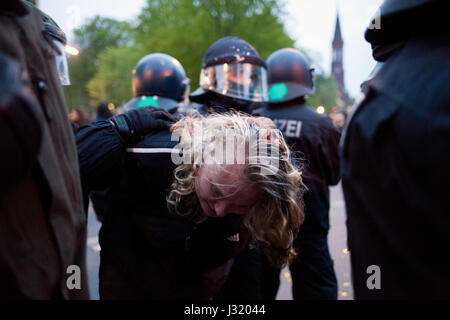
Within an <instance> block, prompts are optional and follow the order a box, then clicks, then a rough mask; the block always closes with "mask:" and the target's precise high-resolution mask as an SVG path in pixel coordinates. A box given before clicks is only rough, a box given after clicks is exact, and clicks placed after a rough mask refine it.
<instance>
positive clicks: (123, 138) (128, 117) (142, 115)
mask: <svg viewBox="0 0 450 320" xmlns="http://www.w3.org/2000/svg"><path fill="white" fill-rule="evenodd" d="M173 121H174V119H173V117H172V116H171V115H170V114H168V113H167V112H164V111H162V110H157V109H155V108H152V107H146V108H139V109H134V110H131V111H128V112H126V113H124V114H121V115H119V116H115V117H113V118H112V119H111V121H100V122H96V123H91V124H88V125H87V126H84V127H82V128H80V129H79V130H78V132H77V134H76V143H77V150H78V160H79V165H80V175H81V184H82V187H83V194H84V195H85V197H86V195H88V194H89V192H90V191H91V190H101V189H104V188H106V187H108V186H110V185H111V184H113V183H114V182H115V181H116V180H117V178H118V177H120V175H121V172H122V167H123V161H124V158H125V153H126V148H127V147H131V146H132V145H134V143H136V142H137V141H139V140H140V139H141V138H142V137H143V136H145V135H147V134H150V133H152V132H157V131H160V130H166V129H168V128H169V127H170V125H171V123H172V122H173Z"/></svg>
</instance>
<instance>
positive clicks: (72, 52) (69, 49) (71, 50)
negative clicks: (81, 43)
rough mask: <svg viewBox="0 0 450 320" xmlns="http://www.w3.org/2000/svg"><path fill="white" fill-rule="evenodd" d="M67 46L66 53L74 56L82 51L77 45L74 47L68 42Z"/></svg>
mask: <svg viewBox="0 0 450 320" xmlns="http://www.w3.org/2000/svg"><path fill="white" fill-rule="evenodd" d="M65 48H66V53H68V54H70V55H72V56H77V55H78V54H79V53H80V50H78V49H77V48H75V47H72V46H71V45H68V44H66V46H65Z"/></svg>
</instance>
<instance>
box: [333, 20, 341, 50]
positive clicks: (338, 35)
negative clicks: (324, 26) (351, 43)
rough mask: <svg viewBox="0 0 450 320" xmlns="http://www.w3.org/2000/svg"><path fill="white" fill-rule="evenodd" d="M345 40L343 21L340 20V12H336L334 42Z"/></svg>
mask: <svg viewBox="0 0 450 320" xmlns="http://www.w3.org/2000/svg"><path fill="white" fill-rule="evenodd" d="M338 42H341V43H342V42H343V40H342V34H341V23H340V22H339V12H337V14H336V28H335V29H334V39H333V43H338Z"/></svg>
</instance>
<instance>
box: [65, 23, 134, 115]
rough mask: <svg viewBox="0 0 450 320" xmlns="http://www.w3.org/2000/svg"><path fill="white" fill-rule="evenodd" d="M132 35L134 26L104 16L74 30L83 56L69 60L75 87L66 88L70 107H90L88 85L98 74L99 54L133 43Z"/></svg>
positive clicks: (77, 44)
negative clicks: (108, 49)
mask: <svg viewBox="0 0 450 320" xmlns="http://www.w3.org/2000/svg"><path fill="white" fill-rule="evenodd" d="M132 32H133V28H132V27H131V25H130V23H128V22H125V21H117V20H115V19H111V18H104V17H100V16H95V17H94V18H91V19H89V20H88V21H87V22H86V23H85V24H84V25H82V26H81V27H79V28H78V29H75V30H74V40H73V43H74V45H75V46H76V47H77V48H78V49H80V53H79V55H77V56H69V58H68V62H69V72H70V80H71V83H72V84H71V85H70V86H67V87H64V93H65V96H66V100H67V103H68V105H69V108H73V107H76V106H78V105H83V106H85V107H87V106H88V105H90V103H89V102H90V101H89V94H88V89H87V84H88V82H89V81H90V80H91V79H92V78H93V77H94V76H95V74H96V72H97V71H98V63H97V62H96V61H97V57H98V55H99V54H100V53H101V52H102V51H104V50H105V49H107V48H111V47H122V46H125V45H130V44H132V43H133V36H132ZM91 106H92V107H93V106H94V105H92V104H91Z"/></svg>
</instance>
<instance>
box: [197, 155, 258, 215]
mask: <svg viewBox="0 0 450 320" xmlns="http://www.w3.org/2000/svg"><path fill="white" fill-rule="evenodd" d="M242 168H243V166H242V165H238V164H232V165H217V164H204V165H203V166H202V167H201V168H200V169H199V172H198V175H197V177H196V180H195V192H196V194H197V197H198V199H199V201H200V205H201V206H202V209H203V211H204V212H205V213H206V214H207V215H208V216H210V217H213V218H217V217H224V216H226V215H227V214H229V213H234V214H247V213H248V212H249V211H250V210H251V209H252V208H253V207H254V206H255V205H257V203H258V202H259V201H261V199H262V191H261V190H260V189H259V188H258V187H256V186H255V185H254V184H252V183H251V182H250V181H248V180H247V179H245V178H244V177H243V175H242Z"/></svg>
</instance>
